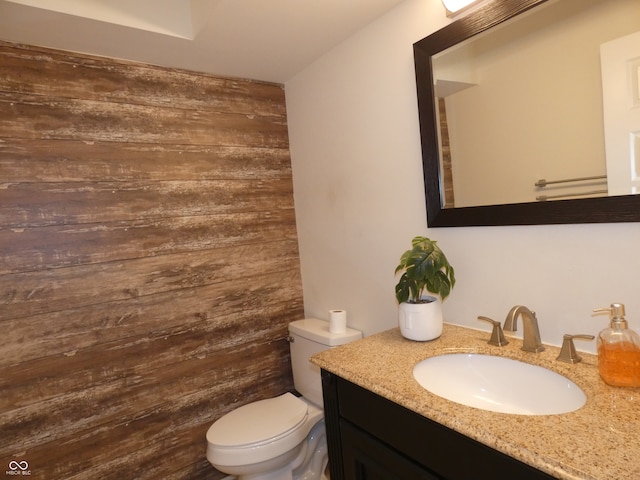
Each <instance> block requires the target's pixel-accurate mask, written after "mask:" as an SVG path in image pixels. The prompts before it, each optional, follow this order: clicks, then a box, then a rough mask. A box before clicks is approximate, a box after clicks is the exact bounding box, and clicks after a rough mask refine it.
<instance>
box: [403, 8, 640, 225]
mask: <svg viewBox="0 0 640 480" xmlns="http://www.w3.org/2000/svg"><path fill="white" fill-rule="evenodd" d="M533 7H535V8H533ZM511 17H513V18H511ZM639 30H640V2H638V1H637V0H550V1H548V2H547V1H545V0H495V1H494V2H493V3H492V4H489V5H488V6H487V7H485V8H483V9H481V10H480V11H478V12H476V13H474V14H471V15H469V16H468V17H465V18H463V19H461V20H458V21H457V22H454V23H453V24H451V25H449V26H448V27H445V28H444V29H442V30H440V31H439V32H436V33H435V34H433V35H431V36H429V37H427V38H425V39H423V40H421V41H420V42H417V43H416V44H415V45H414V52H415V61H416V78H417V80H418V103H419V110H420V123H421V136H422V143H423V157H424V158H423V160H424V164H425V187H426V191H427V210H428V213H429V218H428V220H429V225H430V226H447V225H463V224H468V225H498V224H532V223H576V222H606V221H638V220H640V201H639V200H638V199H637V197H635V198H634V197H631V198H627V197H629V196H630V195H633V194H635V193H638V192H639V191H640V181H639V175H640V159H638V158H639V157H640V101H639V100H638V99H639V98H640V88H639V86H638V85H639V82H638V75H639V72H640V32H638V31H639ZM434 176H435V178H434ZM607 195H615V196H622V197H620V198H618V199H616V200H613V201H612V200H611V199H609V198H598V199H588V200H566V199H581V198H585V197H606V196H607ZM434 202H438V205H437V206H434V205H433V203H434ZM584 202H587V203H584ZM530 204H537V205H530ZM541 204H544V205H541ZM551 204H554V205H551ZM494 206H497V207H494ZM478 207H481V208H478ZM585 208H588V209H589V211H584V209H585ZM581 209H582V210H583V211H581ZM505 215H507V216H506V217H505ZM467 219H468V220H467ZM461 222H462V223H461Z"/></svg>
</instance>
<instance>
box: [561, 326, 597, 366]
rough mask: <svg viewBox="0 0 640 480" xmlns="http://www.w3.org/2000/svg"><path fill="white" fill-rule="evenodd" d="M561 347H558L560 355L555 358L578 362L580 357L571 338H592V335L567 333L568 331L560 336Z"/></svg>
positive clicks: (580, 359) (562, 360)
mask: <svg viewBox="0 0 640 480" xmlns="http://www.w3.org/2000/svg"><path fill="white" fill-rule="evenodd" d="M562 338H563V340H562V348H561V349H560V355H558V358H557V359H556V360H560V361H561V362H566V363H578V362H580V361H582V357H581V356H580V355H578V352H576V347H575V345H574V344H573V339H574V338H577V339H578V340H593V339H594V338H596V337H594V336H593V335H569V334H568V333H565V334H564V337H562Z"/></svg>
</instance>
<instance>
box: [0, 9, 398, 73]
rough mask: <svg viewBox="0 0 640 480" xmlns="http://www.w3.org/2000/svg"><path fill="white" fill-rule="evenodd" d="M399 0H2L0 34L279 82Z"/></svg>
mask: <svg viewBox="0 0 640 480" xmlns="http://www.w3.org/2000/svg"><path fill="white" fill-rule="evenodd" d="M402 1H403V0H134V1H132V0H0V40H6V41H9V42H15V43H25V44H30V45H38V46H46V47H51V48H57V49H62V50H69V51H74V52H82V53H89V54H94V55H102V56H108V57H113V58H121V59H127V60H134V61H141V62H146V63H152V64H157V65H163V66H168V67H176V68H185V69H189V70H194V71H200V72H209V73H213V74H216V75H222V76H230V77H239V78H249V79H255V80H264V81H269V82H277V83H284V82H286V81H287V80H288V79H290V78H291V77H293V76H294V75H295V74H297V73H298V72H300V71H301V70H303V69H304V68H305V67H306V66H308V65H309V64H311V63H312V62H313V61H315V60H316V59H318V58H319V57H321V56H322V55H323V54H324V53H325V52H327V51H329V50H331V49H332V48H333V47H335V46H336V45H338V44H339V43H341V42H342V41H343V40H345V39H347V38H348V37H349V36H351V35H352V34H353V33H355V32H356V31H358V30H359V29H361V28H362V27H364V26H365V25H367V24H369V23H371V22H372V21H374V20H375V19H376V18H378V17H379V16H381V15H382V14H384V13H385V12H387V11H388V10H390V9H391V8H393V7H394V6H396V5H397V4H399V3H401V2H402Z"/></svg>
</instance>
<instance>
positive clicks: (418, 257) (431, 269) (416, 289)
mask: <svg viewBox="0 0 640 480" xmlns="http://www.w3.org/2000/svg"><path fill="white" fill-rule="evenodd" d="M411 245H412V248H411V250H407V251H406V252H404V253H403V254H402V257H400V264H399V265H398V266H397V267H396V271H395V273H396V275H397V274H398V272H401V271H403V270H404V272H403V274H402V276H401V277H400V281H399V282H398V284H397V285H396V299H397V300H398V303H403V302H408V303H427V302H428V300H424V299H423V298H422V297H423V295H424V292H425V290H427V291H429V292H431V293H435V294H437V295H440V298H442V300H444V299H445V298H447V296H449V293H451V289H452V288H453V286H454V285H455V284H456V277H455V272H454V270H453V267H452V266H451V265H450V264H449V261H448V260H447V257H446V256H445V255H444V253H443V252H442V250H440V247H438V245H437V242H436V241H435V240H431V239H429V238H427V237H420V236H418V237H415V238H414V239H413V240H411Z"/></svg>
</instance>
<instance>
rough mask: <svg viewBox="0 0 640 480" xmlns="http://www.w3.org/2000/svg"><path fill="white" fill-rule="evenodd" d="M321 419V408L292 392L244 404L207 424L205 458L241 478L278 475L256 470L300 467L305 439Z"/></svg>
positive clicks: (220, 468) (221, 469) (266, 470)
mask: <svg viewBox="0 0 640 480" xmlns="http://www.w3.org/2000/svg"><path fill="white" fill-rule="evenodd" d="M322 419H323V412H322V410H321V409H320V408H318V407H316V406H315V405H312V404H310V403H309V402H307V401H305V400H304V399H302V398H298V397H296V396H294V395H293V394H291V393H285V394H284V395H281V396H279V397H275V398H270V399H267V400H260V401H257V402H254V403H250V404H248V405H244V406H242V407H240V408H238V409H236V410H234V411H232V412H231V413H229V414H227V415H225V416H224V417H222V418H221V419H220V420H218V421H217V422H216V423H214V424H213V425H212V426H211V427H209V430H208V431H207V444H208V446H207V459H208V460H209V462H211V464H212V465H213V466H215V467H216V468H217V469H218V470H220V471H223V472H225V473H229V474H232V475H236V476H239V477H240V478H242V479H244V478H245V477H246V476H247V475H254V476H252V477H250V478H261V479H262V478H265V479H266V478H269V479H270V478H280V477H256V476H255V474H258V473H261V472H265V473H266V472H271V471H273V472H277V471H279V470H280V469H281V468H282V467H285V466H287V465H288V466H289V467H290V471H292V470H294V469H295V468H297V467H299V466H300V464H302V460H304V458H301V459H299V457H300V453H301V452H302V450H304V447H305V440H306V439H307V437H308V436H309V434H310V433H311V430H312V429H313V427H314V426H316V424H318V422H320V421H321V420H322ZM304 453H306V452H304ZM296 459H299V461H298V462H295V460H296ZM296 463H297V464H296ZM247 478H248V477H247ZM282 478H287V477H282ZM288 478H289V479H290V478H292V477H291V476H289V477H288Z"/></svg>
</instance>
